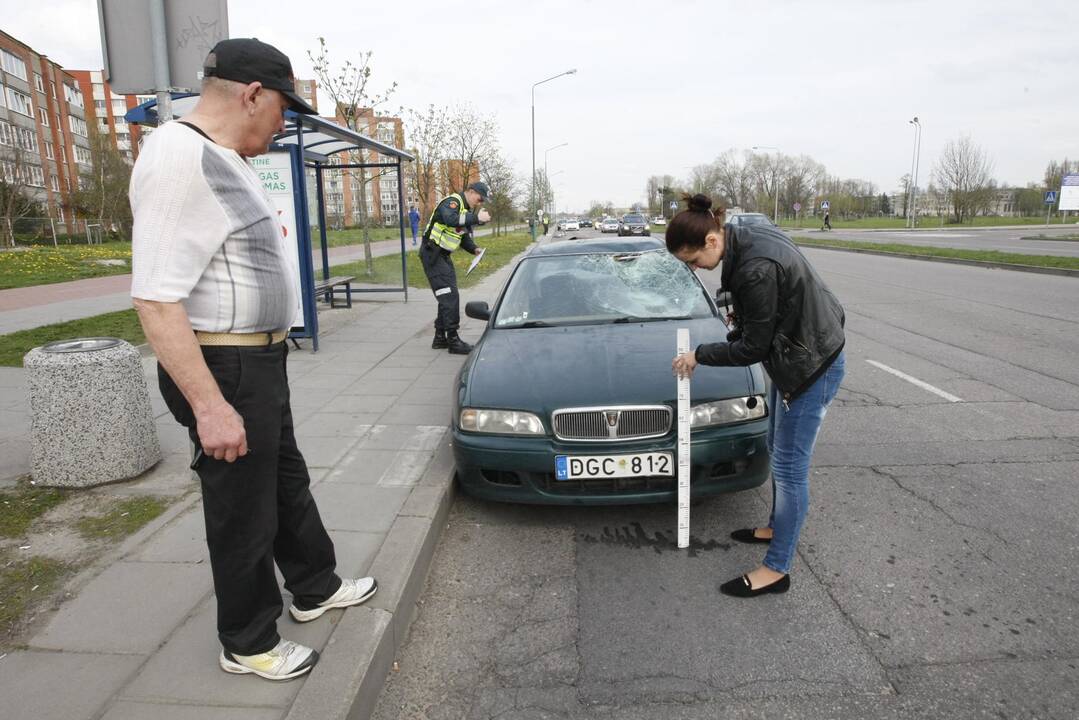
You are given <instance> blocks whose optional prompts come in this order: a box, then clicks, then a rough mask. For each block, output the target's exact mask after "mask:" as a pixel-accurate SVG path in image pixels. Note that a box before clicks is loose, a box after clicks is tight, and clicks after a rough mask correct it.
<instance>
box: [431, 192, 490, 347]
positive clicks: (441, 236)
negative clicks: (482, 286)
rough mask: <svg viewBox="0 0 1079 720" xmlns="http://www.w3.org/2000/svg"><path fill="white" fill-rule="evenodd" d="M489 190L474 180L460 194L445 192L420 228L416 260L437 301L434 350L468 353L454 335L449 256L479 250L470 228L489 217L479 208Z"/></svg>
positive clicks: (457, 314)
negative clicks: (420, 265) (421, 233)
mask: <svg viewBox="0 0 1079 720" xmlns="http://www.w3.org/2000/svg"><path fill="white" fill-rule="evenodd" d="M489 193H490V191H489V190H488V189H487V185H486V184H485V183H481V182H474V183H472V184H471V185H469V186H468V189H467V190H465V191H464V192H463V193H453V194H451V195H447V196H446V197H444V198H442V200H440V201H439V203H438V206H437V207H435V211H434V212H433V213H431V219H430V220H428V221H427V228H426V229H425V230H424V231H423V243H422V244H421V245H420V263H421V264H422V265H423V272H424V274H426V275H427V282H428V283H430V285H431V291H432V292H433V293H434V294H435V300H436V301H437V302H438V314H437V315H436V316H435V338H434V340H432V341H431V347H432V348H434V349H435V350H449V351H450V353H452V354H454V355H467V354H468V353H470V352H472V346H471V345H469V344H468V343H466V342H465V341H464V340H462V339H461V337H460V336H459V335H458V334H457V329H458V328H459V327H460V326H461V296H460V293H458V292H457V271H456V270H454V268H453V260H452V259H451V257H450V256H451V255H452V254H453V252H454V251H455V250H457V248H462V249H464V251H465V252H468V253H471V254H473V255H479V254H480V252H482V248H479V247H477V246H476V243H475V242H473V240H472V228H473V227H475V226H476V225H482V224H483V223H485V222H487V221H489V220H490V219H491V215H490V213H488V212H487V211H486V210H485V209H484V208H483V207H482V205H483V203H485V202H487V196H488V195H489Z"/></svg>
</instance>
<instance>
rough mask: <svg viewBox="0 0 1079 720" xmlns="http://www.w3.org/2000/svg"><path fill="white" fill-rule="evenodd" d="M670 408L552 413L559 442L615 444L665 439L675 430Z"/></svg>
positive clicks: (592, 409) (583, 410) (627, 408)
mask: <svg viewBox="0 0 1079 720" xmlns="http://www.w3.org/2000/svg"><path fill="white" fill-rule="evenodd" d="M671 416H672V413H671V409H670V408H669V407H667V406H666V405H649V406H644V407H612V408H566V409H563V410H555V411H554V413H552V419H553V420H554V422H553V425H554V434H555V437H557V438H558V439H559V440H581V441H587V440H592V441H601V442H613V441H618V440H640V439H644V438H652V437H661V436H663V435H666V434H667V431H669V430H670V429H671Z"/></svg>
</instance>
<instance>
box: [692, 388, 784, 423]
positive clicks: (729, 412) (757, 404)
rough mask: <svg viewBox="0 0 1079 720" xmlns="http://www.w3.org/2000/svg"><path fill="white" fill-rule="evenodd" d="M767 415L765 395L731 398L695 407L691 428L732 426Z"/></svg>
mask: <svg viewBox="0 0 1079 720" xmlns="http://www.w3.org/2000/svg"><path fill="white" fill-rule="evenodd" d="M766 414H767V413H766V411H765V408H764V396H763V395H752V396H750V397H744V398H731V399H730V400H720V401H718V402H710V403H701V404H700V405H694V406H693V408H692V409H691V410H690V415H689V426H690V427H693V428H700V427H710V426H713V425H730V424H732V423H739V422H744V421H746V420H755V419H757V418H762V417H764V416H765V415H766Z"/></svg>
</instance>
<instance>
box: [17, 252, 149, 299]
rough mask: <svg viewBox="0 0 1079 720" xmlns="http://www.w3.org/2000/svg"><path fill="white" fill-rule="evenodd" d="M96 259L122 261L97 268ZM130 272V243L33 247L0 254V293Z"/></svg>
mask: <svg viewBox="0 0 1079 720" xmlns="http://www.w3.org/2000/svg"><path fill="white" fill-rule="evenodd" d="M95 260H123V261H124V264H123V265H118V266H113V265H97V264H96V263H95V262H94V261H95ZM129 272H131V243H129V242H110V243H102V244H101V245H61V246H60V247H55V248H54V247H52V246H47V245H46V246H34V247H31V248H19V249H17V250H3V251H0V290H4V289H7V288H18V287H28V286H30V285H47V284H49V283H57V282H66V281H68V280H82V279H83V278H90V277H101V276H103V275H124V274H127V273H129Z"/></svg>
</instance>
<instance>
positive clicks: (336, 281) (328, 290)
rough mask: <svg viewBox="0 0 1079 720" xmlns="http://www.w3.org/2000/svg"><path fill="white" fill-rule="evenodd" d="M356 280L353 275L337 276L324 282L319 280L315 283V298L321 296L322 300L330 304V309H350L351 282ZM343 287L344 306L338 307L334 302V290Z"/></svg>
mask: <svg viewBox="0 0 1079 720" xmlns="http://www.w3.org/2000/svg"><path fill="white" fill-rule="evenodd" d="M355 279H356V276H355V275H339V276H335V277H331V278H326V279H325V280H319V281H318V282H316V283H315V296H316V297H317V296H318V295H322V296H323V299H324V300H325V301H326V302H328V303H329V304H330V307H331V308H336V307H348V308H350V307H352V281H353V280H355ZM340 285H343V286H344V288H345V305H343V306H339V305H337V302H336V295H337V293H336V291H335V288H337V287H338V286H340Z"/></svg>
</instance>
